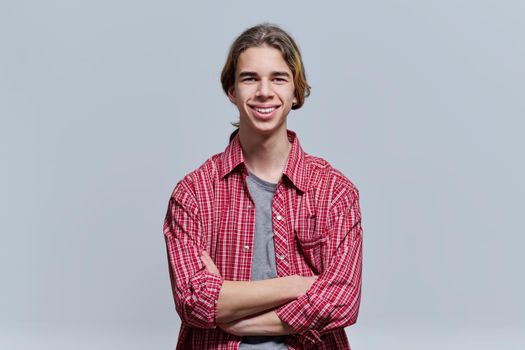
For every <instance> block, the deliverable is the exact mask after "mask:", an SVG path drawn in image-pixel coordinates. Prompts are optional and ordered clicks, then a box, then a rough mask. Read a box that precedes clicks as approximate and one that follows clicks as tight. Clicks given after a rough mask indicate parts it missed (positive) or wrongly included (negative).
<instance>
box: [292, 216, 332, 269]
mask: <svg viewBox="0 0 525 350" xmlns="http://www.w3.org/2000/svg"><path fill="white" fill-rule="evenodd" d="M326 233H327V232H326V230H324V229H323V227H322V226H321V224H320V223H319V222H318V221H317V217H316V216H315V215H310V214H307V215H305V216H303V217H302V218H300V219H299V220H298V222H297V224H296V225H295V228H294V235H295V243H296V249H297V253H298V254H299V256H300V258H301V259H300V260H301V261H302V262H303V263H304V264H306V267H307V269H309V270H311V271H312V272H313V273H314V274H315V275H320V274H321V273H322V272H323V270H324V266H323V261H324V258H325V257H324V252H325V251H326V245H327V244H328V235H327V234H326ZM299 270H300V271H299V272H300V273H307V271H304V270H305V267H302V266H301V268H300V269H299Z"/></svg>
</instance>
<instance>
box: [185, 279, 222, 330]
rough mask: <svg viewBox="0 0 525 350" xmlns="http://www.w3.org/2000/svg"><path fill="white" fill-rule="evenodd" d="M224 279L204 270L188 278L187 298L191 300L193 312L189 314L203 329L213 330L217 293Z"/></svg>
mask: <svg viewBox="0 0 525 350" xmlns="http://www.w3.org/2000/svg"><path fill="white" fill-rule="evenodd" d="M223 282H224V279H223V278H222V277H221V276H217V275H215V274H213V273H211V272H208V271H206V270H204V271H201V272H199V273H197V274H196V275H195V276H193V277H192V278H190V280H189V284H188V289H189V295H188V297H189V298H191V299H193V301H194V303H191V304H193V310H192V312H191V314H192V316H193V318H194V319H197V320H198V321H200V322H198V323H202V326H203V328H215V327H216V322H215V317H216V315H217V304H218V300H219V292H220V290H221V287H222V283H223Z"/></svg>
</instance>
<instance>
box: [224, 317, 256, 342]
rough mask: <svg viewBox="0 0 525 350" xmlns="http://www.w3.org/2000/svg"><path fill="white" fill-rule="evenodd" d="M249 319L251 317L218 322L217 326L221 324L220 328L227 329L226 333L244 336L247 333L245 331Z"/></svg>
mask: <svg viewBox="0 0 525 350" xmlns="http://www.w3.org/2000/svg"><path fill="white" fill-rule="evenodd" d="M249 321H250V319H249V318H245V319H240V320H235V321H232V322H228V323H218V324H217V326H219V328H220V329H222V330H223V331H225V332H226V333H230V334H233V335H236V336H238V337H242V336H244V335H245V334H244V332H243V331H244V329H245V328H246V325H247V324H248V323H249Z"/></svg>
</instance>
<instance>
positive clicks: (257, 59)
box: [236, 46, 291, 74]
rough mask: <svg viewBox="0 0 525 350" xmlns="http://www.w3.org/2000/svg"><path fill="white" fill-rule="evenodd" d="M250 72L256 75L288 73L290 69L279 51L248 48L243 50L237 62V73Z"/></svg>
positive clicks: (264, 48) (264, 47)
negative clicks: (276, 72) (278, 72)
mask: <svg viewBox="0 0 525 350" xmlns="http://www.w3.org/2000/svg"><path fill="white" fill-rule="evenodd" d="M243 71H252V72H256V73H258V74H269V73H271V72H274V71H287V72H290V74H291V71H290V67H288V64H287V63H286V61H285V60H284V58H283V55H282V53H281V51H279V50H278V49H276V48H273V47H269V46H259V47H250V48H248V49H246V50H244V51H243V52H242V53H241V54H240V56H239V59H238V61H237V72H236V74H239V73H241V72H243Z"/></svg>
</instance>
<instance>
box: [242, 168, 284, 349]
mask: <svg viewBox="0 0 525 350" xmlns="http://www.w3.org/2000/svg"><path fill="white" fill-rule="evenodd" d="M247 183H248V190H249V191H250V194H251V197H252V199H253V201H254V203H255V238H254V244H253V260H252V270H251V280H252V281H256V280H265V279H269V278H275V277H277V269H276V267H275V247H274V244H273V227H272V199H273V194H274V193H275V187H276V184H272V183H270V182H266V181H264V180H262V179H259V178H258V177H257V176H255V175H253V174H252V173H250V176H248V177H247ZM239 349H242V350H253V349H257V350H262V349H264V350H286V349H288V346H287V345H286V343H285V342H284V337H282V336H276V337H269V336H258V337H243V339H242V342H241V346H240V348H239Z"/></svg>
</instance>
